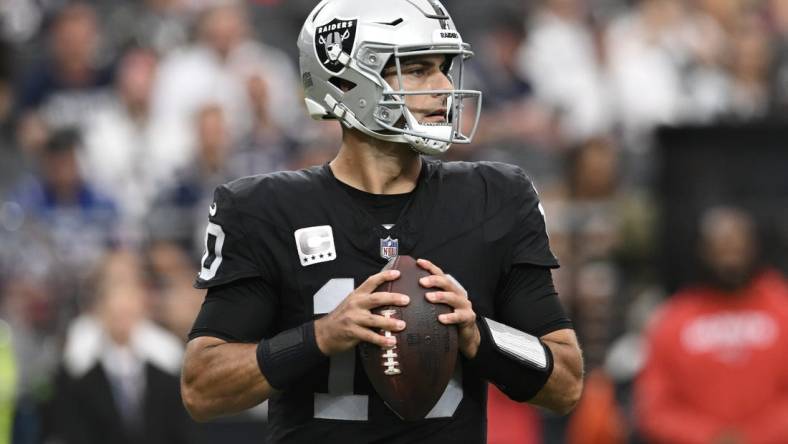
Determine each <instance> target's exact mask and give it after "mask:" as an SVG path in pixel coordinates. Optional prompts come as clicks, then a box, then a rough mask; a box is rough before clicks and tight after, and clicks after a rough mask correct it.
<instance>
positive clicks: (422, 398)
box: [358, 256, 457, 420]
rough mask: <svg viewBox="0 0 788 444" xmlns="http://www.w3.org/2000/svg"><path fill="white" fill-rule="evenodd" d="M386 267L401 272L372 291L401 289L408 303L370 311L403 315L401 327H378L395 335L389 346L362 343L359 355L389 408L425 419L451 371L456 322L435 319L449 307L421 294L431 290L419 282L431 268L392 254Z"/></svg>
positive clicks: (452, 368)
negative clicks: (392, 344)
mask: <svg viewBox="0 0 788 444" xmlns="http://www.w3.org/2000/svg"><path fill="white" fill-rule="evenodd" d="M390 269H396V270H399V271H400V273H401V274H400V277H399V278H398V279H397V280H395V281H390V282H387V283H385V284H383V285H381V286H380V287H378V288H377V289H376V291H387V292H394V293H402V294H406V295H408V296H409V297H410V303H409V304H408V305H406V306H404V307H400V306H393V305H388V306H382V307H378V308H376V309H374V310H373V312H374V313H376V314H379V315H382V316H387V317H392V318H396V319H402V320H404V321H405V324H406V326H405V329H404V330H402V331H399V332H391V331H381V333H382V334H384V335H387V336H388V335H393V336H396V337H397V344H396V346H394V347H393V348H390V349H384V348H381V347H379V346H377V345H374V344H371V343H368V342H362V343H361V344H359V346H358V349H359V355H360V356H361V361H362V362H363V365H364V370H365V371H366V373H367V376H368V377H369V380H370V382H371V383H372V386H373V387H374V388H375V390H376V391H377V393H378V394H379V395H380V397H381V398H382V399H383V401H384V402H385V403H386V405H388V406H389V408H390V409H391V410H393V411H394V413H396V414H397V415H398V416H399V417H400V418H402V419H404V420H419V419H424V417H426V415H427V414H428V413H429V412H430V410H432V408H433V407H434V406H435V404H436V403H437V402H438V399H440V397H441V394H442V393H443V391H444V390H445V388H446V385H447V384H448V383H449V380H450V379H451V376H452V373H453V372H454V365H455V363H456V361H457V327H456V326H454V325H444V324H441V323H440V322H439V321H438V315H440V314H443V313H450V312H451V311H452V308H451V307H450V306H448V305H446V304H433V303H431V302H430V301H428V300H427V298H426V297H425V296H424V295H425V293H427V292H428V291H432V290H431V289H427V288H424V287H422V286H421V285H420V284H419V279H421V278H422V277H424V276H429V274H430V273H429V272H427V271H426V270H424V269H423V268H421V267H419V265H418V264H417V263H416V260H415V259H413V258H412V257H410V256H397V257H395V258H393V259H392V260H391V261H390V262H389V263H388V264H387V265H386V266H385V267H384V270H390Z"/></svg>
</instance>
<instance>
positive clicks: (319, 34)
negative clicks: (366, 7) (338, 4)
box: [315, 19, 358, 74]
mask: <svg viewBox="0 0 788 444" xmlns="http://www.w3.org/2000/svg"><path fill="white" fill-rule="evenodd" d="M357 24H358V20H339V19H334V20H331V21H330V22H328V23H326V24H325V25H323V26H318V27H317V28H316V29H315V50H316V51H317V58H318V60H320V63H321V64H322V65H323V67H324V68H325V69H327V70H328V71H330V72H333V73H334V74H338V73H339V72H340V71H342V70H343V69H344V68H345V64H346V63H347V62H348V61H349V60H350V54H351V53H352V52H353V44H354V43H355V42H356V25H357Z"/></svg>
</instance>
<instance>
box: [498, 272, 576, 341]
mask: <svg viewBox="0 0 788 444" xmlns="http://www.w3.org/2000/svg"><path fill="white" fill-rule="evenodd" d="M495 311H496V316H497V318H498V320H499V321H501V322H503V323H504V324H506V325H508V326H510V327H514V328H516V329H518V330H520V331H524V332H526V333H529V334H532V335H534V336H537V337H542V336H544V335H546V334H548V333H552V332H554V331H556V330H561V329H564V328H573V326H572V321H571V320H570V319H569V316H568V315H567V314H566V311H565V310H564V307H563V305H562V304H561V301H560V300H559V298H558V292H556V290H555V286H554V285H553V278H552V275H551V273H550V269H549V268H546V267H542V266H536V265H515V266H514V267H512V270H511V271H510V272H509V274H508V275H507V276H506V278H505V280H504V283H503V289H502V290H501V292H500V293H499V294H498V295H496V307H495Z"/></svg>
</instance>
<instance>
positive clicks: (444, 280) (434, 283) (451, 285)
mask: <svg viewBox="0 0 788 444" xmlns="http://www.w3.org/2000/svg"><path fill="white" fill-rule="evenodd" d="M456 282H457V281H455V280H454V279H449V278H448V277H447V276H445V275H443V276H438V275H432V276H425V277H423V278H421V279H419V284H421V286H422V287H425V288H440V289H441V290H443V291H453V292H455V293H457V294H465V289H464V288H462V287H460V286H458V285H457V283H456Z"/></svg>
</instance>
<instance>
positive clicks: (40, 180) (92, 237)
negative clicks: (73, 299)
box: [12, 129, 118, 276]
mask: <svg viewBox="0 0 788 444" xmlns="http://www.w3.org/2000/svg"><path fill="white" fill-rule="evenodd" d="M80 146H81V141H80V136H79V133H78V132H77V131H75V130H71V129H66V130H61V131H58V132H56V133H55V134H53V135H52V137H51V138H50V140H49V141H48V143H47V145H46V148H45V152H44V153H43V155H42V157H41V159H40V169H41V171H40V172H37V173H34V174H33V175H31V176H30V177H28V178H25V179H23V180H22V181H21V183H20V184H19V185H18V186H17V189H16V190H15V192H13V193H12V200H14V201H16V202H17V203H18V204H19V205H20V206H21V208H22V209H23V210H24V212H25V218H26V220H27V222H28V226H27V228H28V229H34V228H35V227H37V228H40V229H42V230H43V235H44V236H45V237H47V238H48V239H49V241H50V242H51V244H52V248H53V253H54V255H55V257H56V258H57V259H58V261H59V263H60V265H61V266H64V267H65V268H66V270H68V271H69V272H73V273H75V274H74V275H75V276H79V275H80V270H85V269H86V267H90V266H92V265H93V263H94V261H96V260H98V259H99V257H100V256H101V255H102V254H103V253H104V251H105V248H106V247H107V246H108V245H109V244H111V243H114V242H116V241H117V231H116V230H117V223H118V214H117V207H116V205H115V203H114V202H113V201H112V200H111V199H109V198H108V197H106V196H105V195H104V194H103V193H101V192H99V191H98V190H97V189H96V188H94V187H93V185H92V184H91V183H89V182H88V181H87V180H86V179H85V177H84V176H83V175H82V173H81V172H80V171H79V168H78V162H77V155H78V150H79V149H80Z"/></svg>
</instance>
